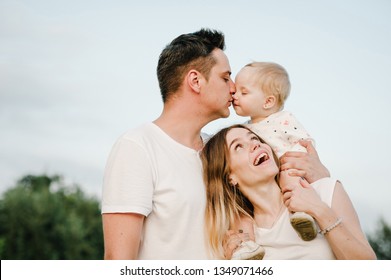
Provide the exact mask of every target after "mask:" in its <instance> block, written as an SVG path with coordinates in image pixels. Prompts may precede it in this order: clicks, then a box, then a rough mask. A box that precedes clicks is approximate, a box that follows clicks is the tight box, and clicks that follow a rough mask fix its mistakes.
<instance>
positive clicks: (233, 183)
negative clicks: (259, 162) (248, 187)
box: [229, 175, 238, 187]
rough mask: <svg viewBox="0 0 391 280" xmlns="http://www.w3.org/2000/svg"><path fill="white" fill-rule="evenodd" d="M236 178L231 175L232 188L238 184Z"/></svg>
mask: <svg viewBox="0 0 391 280" xmlns="http://www.w3.org/2000/svg"><path fill="white" fill-rule="evenodd" d="M234 177H235V176H233V175H229V183H230V184H231V185H232V186H234V187H235V186H236V185H237V184H238V182H237V180H235V178H234Z"/></svg>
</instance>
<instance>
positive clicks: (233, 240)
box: [223, 230, 250, 260]
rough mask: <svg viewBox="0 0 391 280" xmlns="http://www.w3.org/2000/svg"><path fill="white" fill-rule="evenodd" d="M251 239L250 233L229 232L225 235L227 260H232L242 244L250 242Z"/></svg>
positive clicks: (224, 244)
mask: <svg viewBox="0 0 391 280" xmlns="http://www.w3.org/2000/svg"><path fill="white" fill-rule="evenodd" d="M249 239H250V237H249V234H248V233H243V232H237V231H233V230H229V231H228V232H227V233H226V234H225V238H224V240H223V249H224V256H225V259H226V260H230V259H231V258H232V255H233V253H234V251H235V250H236V249H237V248H239V247H240V244H242V242H245V241H248V240H249Z"/></svg>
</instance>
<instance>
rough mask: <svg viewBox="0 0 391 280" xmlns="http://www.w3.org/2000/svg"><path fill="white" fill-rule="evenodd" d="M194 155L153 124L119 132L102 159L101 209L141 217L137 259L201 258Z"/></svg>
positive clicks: (198, 169)
mask: <svg viewBox="0 0 391 280" xmlns="http://www.w3.org/2000/svg"><path fill="white" fill-rule="evenodd" d="M205 206H206V194H205V186H204V182H203V176H202V163H201V159H200V157H199V153H198V152H197V151H195V150H193V149H191V148H188V147H186V146H184V145H181V144H179V143H178V142H176V141H174V140H173V139H172V138H170V137H169V136H168V135H167V134H166V133H165V132H163V131H162V130H161V129H160V128H159V127H158V126H156V125H155V124H153V123H148V124H145V125H143V126H141V127H139V128H137V129H135V130H131V131H128V132H127V133H125V134H124V135H122V136H121V137H120V138H119V139H118V140H117V142H116V143H115V145H114V146H113V148H112V151H111V154H110V156H109V158H108V161H107V165H106V170H105V175H104V182H103V195H102V213H128V212H131V213H139V214H142V215H144V216H146V218H145V221H144V228H143V233H142V240H141V246H140V251H139V256H138V258H139V259H156V260H159V259H207V258H208V253H207V249H206V248H207V247H206V239H205V234H204V213H205Z"/></svg>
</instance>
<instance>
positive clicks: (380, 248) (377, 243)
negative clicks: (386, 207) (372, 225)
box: [368, 219, 391, 260]
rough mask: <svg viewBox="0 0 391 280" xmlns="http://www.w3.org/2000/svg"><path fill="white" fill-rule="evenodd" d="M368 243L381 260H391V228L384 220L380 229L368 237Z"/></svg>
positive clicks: (380, 223)
mask: <svg viewBox="0 0 391 280" xmlns="http://www.w3.org/2000/svg"><path fill="white" fill-rule="evenodd" d="M368 241H369V244H371V246H372V248H373V250H374V251H375V253H376V256H377V258H378V259H379V260H391V226H390V225H388V224H387V223H386V221H385V220H384V219H380V221H379V226H378V229H377V230H376V232H375V234H373V235H369V236H368Z"/></svg>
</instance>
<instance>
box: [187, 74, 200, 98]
mask: <svg viewBox="0 0 391 280" xmlns="http://www.w3.org/2000/svg"><path fill="white" fill-rule="evenodd" d="M186 77H187V84H188V85H189V87H190V88H191V89H192V90H193V91H195V92H197V93H199V92H200V91H201V83H200V81H201V73H200V72H198V71H197V70H194V69H192V70H190V71H189V72H188V73H187V76H186Z"/></svg>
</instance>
